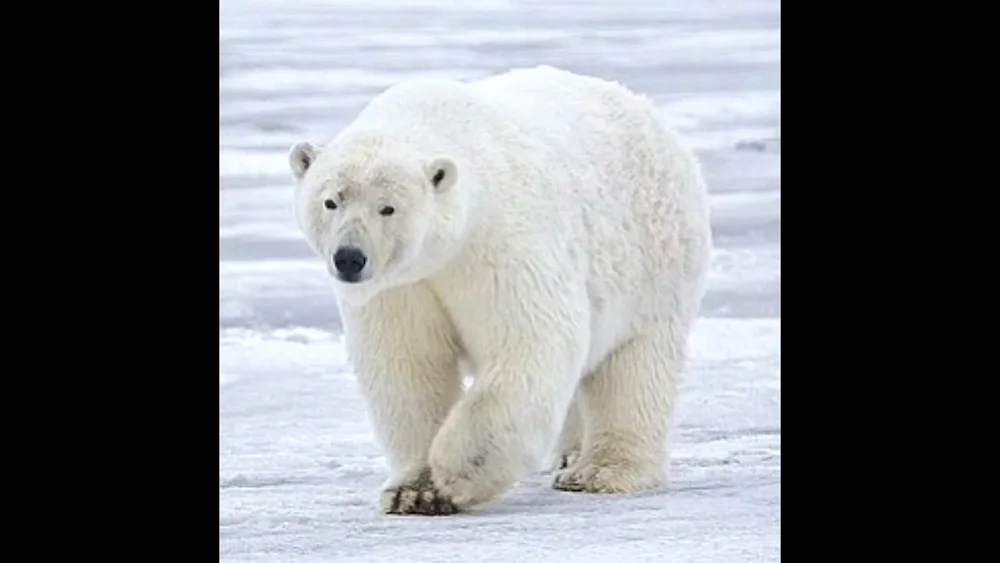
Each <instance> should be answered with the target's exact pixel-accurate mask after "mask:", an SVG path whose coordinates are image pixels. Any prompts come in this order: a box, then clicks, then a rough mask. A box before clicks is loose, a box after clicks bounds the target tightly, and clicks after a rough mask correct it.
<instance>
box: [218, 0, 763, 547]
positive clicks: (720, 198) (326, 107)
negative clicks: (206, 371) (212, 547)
mask: <svg viewBox="0 0 1000 563" xmlns="http://www.w3.org/2000/svg"><path fill="white" fill-rule="evenodd" d="M471 6H474V7H471ZM779 19H780V4H779V2H778V0H700V1H693V2H692V1H680V0H655V1H654V0H650V1H642V0H639V1H630V2H627V3H623V2H613V1H611V0H591V1H582V0H580V1H575V2H574V1H569V0H561V1H547V2H543V1H520V2H517V1H499V0H488V1H479V2H469V3H465V4H463V3H460V2H431V1H429V0H428V1H423V2H418V1H411V0H393V1H391V2H387V1H374V2H371V1H369V2H364V1H361V0H354V1H350V2H343V1H339V2H338V1H331V0H327V1H325V2H324V1H320V0H221V4H220V30H219V49H220V69H219V86H220V97H219V112H220V120H219V134H220V146H219V164H220V177H219V203H220V211H219V347H220V366H219V387H220V389H219V392H220V399H219V441H220V447H219V558H220V560H221V561H275V562H286V561H294V562H298V561H303V562H309V561H358V562H362V561H366V562H367V561H375V562H378V561H386V562H393V561H396V560H397V559H402V560H405V561H412V562H425V561H427V562H430V561H466V560H468V561H521V562H524V563H530V562H532V561H539V562H542V561H567V562H573V561H595V562H601V561H627V562H640V561H671V562H683V561H692V562H695V561H697V562H700V563H707V562H713V561H719V562H726V563H737V562H747V561H753V562H762V561H778V560H779V539H780V506H779V504H780V479H781V469H780V464H781V434H780V432H781V414H780V397H781V383H780V372H781V362H780V332H781V320H780V312H781V310H780V283H781V274H780V269H781V251H780V204H781V192H780V171H779V161H780V148H781V145H780V107H779V106H780V72H779V61H780V34H779ZM542 63H544V64H552V65H556V66H562V67H566V68H568V69H570V70H575V71H580V72H586V73H593V74H597V75H601V76H605V77H608V78H612V79H616V80H620V81H622V82H624V83H625V84H628V85H629V86H632V87H634V88H636V89H638V90H641V91H644V92H646V93H649V94H650V95H652V96H653V97H654V98H655V99H656V100H657V101H658V102H659V103H660V104H661V105H662V107H663V110H664V112H665V115H667V116H668V118H670V119H671V120H672V121H673V122H674V123H675V124H676V126H677V127H678V128H679V129H680V130H681V131H682V132H683V133H684V134H685V136H686V137H687V138H688V139H689V141H690V142H691V143H692V144H693V145H694V146H695V147H696V148H697V149H698V152H699V154H700V156H701V157H702V159H703V162H704V165H705V168H706V174H707V178H708V180H709V182H710V189H711V191H712V193H713V200H712V201H713V211H714V218H713V219H714V225H713V226H714V231H715V237H716V245H717V250H716V252H715V256H714V259H713V268H712V273H711V283H710V290H709V294H708V295H707V297H706V299H705V305H704V317H703V319H702V320H701V321H700V322H699V324H698V326H697V328H696V331H695V334H694V336H693V343H692V346H693V350H692V351H693V359H692V365H691V367H690V370H689V372H688V374H687V376H686V380H685V382H684V385H683V387H682V395H681V403H680V405H679V407H678V415H677V419H676V424H675V431H674V434H673V460H672V466H671V468H672V476H671V482H670V489H669V490H668V491H667V492H665V493H662V494H649V495H639V496H637V497H634V498H609V497H594V496H588V495H583V494H579V493H564V492H559V491H555V490H552V489H551V488H550V487H549V485H550V483H551V479H552V476H551V475H544V474H542V473H539V474H537V475H533V476H531V477H529V478H528V479H526V480H524V481H523V482H522V483H521V484H520V485H519V486H518V487H517V488H516V489H515V490H514V491H513V492H511V493H510V494H509V495H508V496H507V497H505V498H504V499H503V500H501V501H499V502H497V503H496V504H494V505H493V506H491V507H489V508H487V509H485V510H484V511H482V512H481V513H477V514H474V515H462V516H456V517H449V518H422V517H395V518H386V517H382V516H379V515H378V514H377V512H376V511H375V506H374V502H375V498H376V493H377V490H378V487H379V485H380V484H381V483H382V481H383V480H384V478H385V477H386V472H385V468H384V465H383V460H382V457H381V454H380V452H379V450H378V448H377V447H376V446H375V445H374V442H373V437H372V432H371V429H370V427H369V425H368V422H367V420H366V418H365V414H364V407H363V404H362V402H361V399H360V397H359V395H358V392H357V391H356V389H355V386H354V381H353V378H352V376H351V374H350V373H349V371H348V370H347V368H346V367H345V358H344V350H343V347H342V344H341V335H340V327H339V323H338V320H337V312H336V308H335V305H334V302H333V298H332V296H331V294H330V289H329V282H328V280H327V278H326V275H325V272H324V269H323V265H322V264H321V263H320V262H319V259H318V258H315V257H313V256H312V255H311V254H310V251H309V249H308V248H307V247H306V245H305V243H304V242H303V241H302V240H301V237H300V235H299V234H298V232H297V231H296V228H295V225H294V222H293V219H292V207H291V204H292V200H291V197H292V183H291V180H290V178H289V175H288V171H287V165H286V160H285V155H286V151H287V149H288V147H289V145H290V144H291V143H292V142H294V141H295V140H298V139H300V138H303V137H307V138H312V139H315V140H322V139H324V138H326V137H329V136H330V135H332V134H334V133H335V132H336V131H337V130H338V128H339V127H341V126H342V125H344V124H345V123H347V122H348V121H349V120H350V119H351V118H352V116H353V114H354V113H355V112H356V111H357V110H358V109H360V107H361V106H362V105H363V104H364V103H365V101H366V100H367V99H368V98H370V97H371V96H372V95H374V94H376V93H377V92H379V91H380V90H382V89H383V88H385V87H387V86H389V85H390V84H392V83H393V82H395V81H397V80H400V79H402V78H406V77H410V76H417V75H443V76H453V77H459V78H469V77H475V76H483V75H486V74H489V73H493V72H499V71H503V70H505V69H507V68H509V67H512V66H532V65H536V64H542Z"/></svg>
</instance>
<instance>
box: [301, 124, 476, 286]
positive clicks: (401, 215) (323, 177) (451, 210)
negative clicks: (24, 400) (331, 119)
mask: <svg viewBox="0 0 1000 563" xmlns="http://www.w3.org/2000/svg"><path fill="white" fill-rule="evenodd" d="M434 154H436V153H430V154H421V152H419V151H415V150H413V149H412V148H411V146H408V145H407V144H406V143H401V142H392V141H391V140H389V139H386V138H385V137H384V136H380V135H366V136H357V135H355V136H351V137H350V138H341V139H337V140H335V141H334V142H333V143H331V144H329V145H327V146H319V145H316V144H313V143H311V142H309V141H300V142H298V143H296V144H295V145H294V146H292V148H291V150H290V152H289V165H290V166H291V170H292V174H293V175H294V177H295V179H296V182H297V188H296V192H297V193H296V217H297V219H298V222H299V226H300V228H301V229H302V232H303V233H304V234H305V237H306V239H307V241H308V242H309V245H310V246H311V247H312V249H313V250H314V251H315V252H316V253H317V254H318V255H319V256H320V257H321V258H322V259H323V260H324V261H325V262H326V264H327V270H328V271H329V272H330V274H331V275H332V276H333V278H334V279H335V280H336V281H337V282H338V283H337V286H338V291H339V293H341V295H343V296H345V297H347V298H348V300H351V301H355V302H357V301H363V300H367V299H368V298H370V297H371V296H373V295H375V294H376V293H378V291H380V290H383V289H386V288H388V287H393V286H397V285H402V284H405V283H412V282H415V281H419V280H421V279H426V278H428V277H431V276H433V275H434V274H435V273H436V272H437V271H439V270H440V269H441V268H443V267H445V265H446V264H447V262H448V260H449V259H450V258H451V257H452V256H453V255H454V253H455V252H457V251H458V249H459V248H460V246H461V245H462V243H463V242H464V240H465V235H466V229H467V226H468V222H469V207H470V206H469V200H470V196H469V190H468V188H469V187H470V183H474V181H473V179H472V178H471V177H470V176H471V175H466V174H465V173H464V172H460V171H459V167H458V166H457V165H456V162H455V161H454V160H453V159H452V158H449V157H447V156H433V155H434ZM460 174H461V175H462V178H461V180H460V178H459V176H460Z"/></svg>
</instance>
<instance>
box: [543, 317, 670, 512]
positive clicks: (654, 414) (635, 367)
mask: <svg viewBox="0 0 1000 563" xmlns="http://www.w3.org/2000/svg"><path fill="white" fill-rule="evenodd" d="M683 345H684V338H683V333H682V332H681V331H670V330H661V331H653V332H651V333H646V334H644V335H641V336H639V337H637V338H634V339H632V340H631V341H629V342H627V343H625V344H624V345H622V346H621V347H619V348H618V349H617V350H616V351H615V352H613V353H612V354H611V356H610V357H609V358H608V359H607V360H605V362H604V363H603V364H602V365H601V366H600V367H599V368H598V369H597V370H595V371H594V372H593V373H591V374H589V375H588V376H587V377H585V378H584V379H583V380H582V381H581V382H580V390H579V394H580V398H581V399H582V404H581V410H582V412H583V415H584V417H585V418H586V421H587V435H586V437H585V440H584V445H583V452H582V454H581V455H580V456H579V457H578V458H577V459H576V461H575V463H573V464H571V465H570V467H569V468H567V469H566V470H565V471H564V472H563V473H561V474H560V475H559V476H558V477H556V480H555V483H554V484H553V487H554V488H556V489H559V490H563V491H586V492H590V493H633V492H638V491H643V490H648V489H654V488H658V487H660V486H662V485H663V483H664V480H665V479H664V477H665V472H664V467H665V465H666V438H667V427H668V424H669V418H670V411H671V408H672V406H673V403H674V398H675V397H676V394H677V380H678V374H679V369H680V366H681V357H680V356H681V354H682V351H683Z"/></svg>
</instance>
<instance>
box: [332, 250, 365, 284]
mask: <svg viewBox="0 0 1000 563" xmlns="http://www.w3.org/2000/svg"><path fill="white" fill-rule="evenodd" d="M367 262H368V258H367V257H366V256H365V253H364V252H361V249H360V248H357V247H354V246H341V247H340V248H338V249H337V251H336V252H334V253H333V267H334V268H336V269H337V271H338V272H340V273H341V274H342V275H343V276H345V277H347V278H351V277H354V276H357V275H358V274H360V273H361V270H363V269H364V268H365V263H367Z"/></svg>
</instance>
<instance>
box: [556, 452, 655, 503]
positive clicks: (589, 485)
mask: <svg viewBox="0 0 1000 563" xmlns="http://www.w3.org/2000/svg"><path fill="white" fill-rule="evenodd" d="M663 482H664V479H663V473H662V469H661V467H660V466H658V465H655V464H651V463H644V462H637V461H633V460H629V459H623V458H620V457H618V456H602V455H600V454H597V455H589V456H583V457H580V458H579V459H577V460H576V463H575V464H572V465H571V466H570V467H569V468H568V469H566V470H565V471H563V472H562V473H561V474H559V476H557V477H556V479H555V482H554V483H553V484H552V487H553V488H554V489H557V490H560V491H573V492H587V493H606V494H626V493H636V492H640V491H645V490H649V489H656V488H659V487H660V486H662V485H663Z"/></svg>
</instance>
